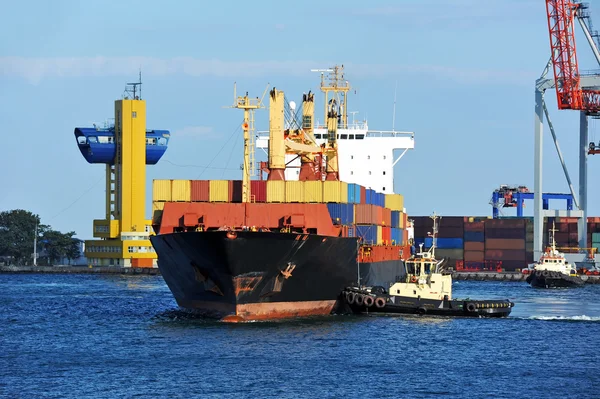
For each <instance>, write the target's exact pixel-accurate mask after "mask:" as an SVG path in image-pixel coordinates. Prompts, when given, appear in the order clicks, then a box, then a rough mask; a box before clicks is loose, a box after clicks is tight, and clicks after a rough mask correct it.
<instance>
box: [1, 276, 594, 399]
mask: <svg viewBox="0 0 600 399" xmlns="http://www.w3.org/2000/svg"><path fill="white" fill-rule="evenodd" d="M454 296H455V297H456V298H465V297H471V298H481V299H487V298H490V299H492V298H494V299H504V298H508V299H510V300H512V301H514V302H515V303H516V306H515V308H514V309H513V312H512V314H511V317H510V318H508V319H450V318H434V317H418V316H396V317H382V316H378V317H359V316H330V317H323V318H307V319H297V320H291V321H278V322H259V323H246V324H226V323H220V322H215V321H210V320H205V319H201V318H198V317H195V316H194V315H193V314H191V313H189V312H185V311H181V310H178V309H177V306H176V304H175V301H174V299H173V297H172V295H171V293H170V291H169V290H168V288H167V287H166V285H165V284H164V282H163V280H162V278H161V277H158V276H123V277H121V276H98V275H17V274H12V275H11V274H0V309H1V310H0V397H2V398H4V397H6V398H138V397H139V398H150V397H152V398H154V397H165V398H196V397H198V398H211V397H214V398H240V397H249V398H356V397H365V398H432V397H433V398H489V397H494V398H530V397H531V398H598V397H600V381H599V379H600V377H598V369H599V366H600V356H598V355H597V354H596V348H595V345H594V344H593V342H595V341H596V340H597V339H598V336H599V333H600V302H599V301H598V297H599V296H600V286H595V285H589V286H586V287H584V288H580V289H565V290H537V289H533V288H530V287H529V286H528V285H527V284H525V283H516V282H470V281H459V282H455V283H454Z"/></svg>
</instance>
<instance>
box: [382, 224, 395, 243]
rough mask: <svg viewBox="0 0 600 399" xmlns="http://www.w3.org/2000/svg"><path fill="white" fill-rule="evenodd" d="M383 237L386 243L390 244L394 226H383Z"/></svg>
mask: <svg viewBox="0 0 600 399" xmlns="http://www.w3.org/2000/svg"><path fill="white" fill-rule="evenodd" d="M381 239H382V240H383V243H384V244H385V245H390V244H391V243H392V228H391V227H386V226H384V227H382V228H381Z"/></svg>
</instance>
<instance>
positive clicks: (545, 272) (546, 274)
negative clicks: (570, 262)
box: [542, 270, 550, 277]
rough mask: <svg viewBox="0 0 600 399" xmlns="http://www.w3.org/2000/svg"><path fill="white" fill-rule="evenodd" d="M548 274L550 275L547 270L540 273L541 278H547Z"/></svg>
mask: <svg viewBox="0 0 600 399" xmlns="http://www.w3.org/2000/svg"><path fill="white" fill-rule="evenodd" d="M549 274H550V273H549V272H548V270H544V271H543V272H542V276H543V277H548V275H549Z"/></svg>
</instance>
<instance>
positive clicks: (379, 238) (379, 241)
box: [377, 226, 383, 245]
mask: <svg viewBox="0 0 600 399" xmlns="http://www.w3.org/2000/svg"><path fill="white" fill-rule="evenodd" d="M381 244H383V227H381V226H377V245H381Z"/></svg>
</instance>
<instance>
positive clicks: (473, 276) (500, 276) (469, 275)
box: [452, 272, 600, 284]
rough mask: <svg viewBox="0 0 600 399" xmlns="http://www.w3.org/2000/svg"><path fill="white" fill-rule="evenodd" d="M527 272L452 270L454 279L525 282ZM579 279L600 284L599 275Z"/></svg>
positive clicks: (584, 276) (587, 282)
mask: <svg viewBox="0 0 600 399" xmlns="http://www.w3.org/2000/svg"><path fill="white" fill-rule="evenodd" d="M527 276H528V275H527V274H523V273H521V272H452V280H454V281H461V280H462V281H465V280H474V281H519V282H525V279H526V278H527ZM581 279H582V280H583V281H585V283H586V284H600V276H593V275H592V276H588V275H582V276H581Z"/></svg>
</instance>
